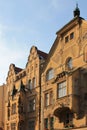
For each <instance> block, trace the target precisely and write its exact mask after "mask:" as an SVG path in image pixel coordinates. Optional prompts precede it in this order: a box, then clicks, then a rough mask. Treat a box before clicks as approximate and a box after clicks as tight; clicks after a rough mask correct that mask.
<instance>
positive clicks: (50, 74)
mask: <svg viewBox="0 0 87 130" xmlns="http://www.w3.org/2000/svg"><path fill="white" fill-rule="evenodd" d="M53 78H54V69H53V68H50V69H49V70H48V71H47V73H46V81H49V80H51V79H53Z"/></svg>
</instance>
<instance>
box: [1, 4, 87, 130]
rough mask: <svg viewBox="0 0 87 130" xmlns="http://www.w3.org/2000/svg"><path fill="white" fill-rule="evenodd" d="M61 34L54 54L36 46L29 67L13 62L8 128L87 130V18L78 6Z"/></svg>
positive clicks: (7, 96)
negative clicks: (22, 66)
mask: <svg viewBox="0 0 87 130" xmlns="http://www.w3.org/2000/svg"><path fill="white" fill-rule="evenodd" d="M56 34H57V37H56V39H55V41H54V43H53V45H52V47H51V50H50V51H49V54H47V53H45V52H43V51H40V50H38V48H37V47H35V46H32V47H31V49H30V54H29V56H28V61H27V64H26V66H25V68H24V69H21V68H19V67H16V66H15V65H14V64H11V65H10V66H9V71H8V74H7V79H6V84H5V92H4V94H3V95H2V96H1V95H0V96H1V102H2V101H3V104H4V105H3V106H2V105H1V106H0V110H1V111H0V127H1V128H2V129H3V130H64V129H66V130H69V129H70V130H87V21H86V20H85V19H83V18H82V17H80V10H79V8H78V6H77V7H76V9H75V10H74V18H73V19H72V20H71V21H70V22H69V23H67V24H66V25H65V26H64V27H62V28H61V29H60V30H59V31H58V32H57V33H56ZM3 88H4V87H3ZM0 92H1V93H2V90H1V89H0ZM2 99H3V100H2ZM1 107H2V109H3V112H4V114H3V115H5V116H1V115H2V109H1ZM3 117H5V118H3ZM2 124H3V125H2Z"/></svg>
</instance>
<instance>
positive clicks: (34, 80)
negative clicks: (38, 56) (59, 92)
mask: <svg viewBox="0 0 87 130" xmlns="http://www.w3.org/2000/svg"><path fill="white" fill-rule="evenodd" d="M35 87H36V79H35V78H33V88H35Z"/></svg>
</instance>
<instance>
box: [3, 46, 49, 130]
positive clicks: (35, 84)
mask: <svg viewBox="0 0 87 130" xmlns="http://www.w3.org/2000/svg"><path fill="white" fill-rule="evenodd" d="M46 57H47V54H46V53H44V52H42V51H40V50H38V49H37V48H36V47H35V46H33V47H32V48H31V50H30V55H29V57H28V62H27V64H26V68H25V69H21V68H18V67H16V66H15V65H14V64H11V65H10V67H9V72H8V76H7V83H6V87H7V98H6V105H5V109H6V119H5V130H29V129H30V130H37V129H38V130H40V125H39V124H40V106H41V104H40V103H41V102H40V97H41V95H40V88H41V86H40V84H41V83H40V75H41V74H40V73H41V71H42V67H43V64H44V62H45V58H46Z"/></svg>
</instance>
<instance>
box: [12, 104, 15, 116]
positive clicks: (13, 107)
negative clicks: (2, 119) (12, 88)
mask: <svg viewBox="0 0 87 130" xmlns="http://www.w3.org/2000/svg"><path fill="white" fill-rule="evenodd" d="M12 114H16V103H14V104H12Z"/></svg>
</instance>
